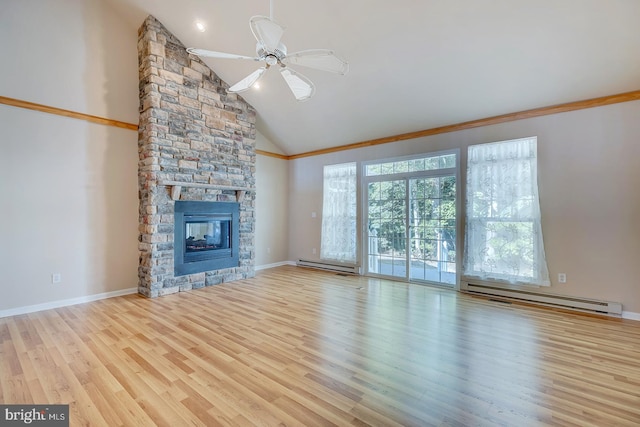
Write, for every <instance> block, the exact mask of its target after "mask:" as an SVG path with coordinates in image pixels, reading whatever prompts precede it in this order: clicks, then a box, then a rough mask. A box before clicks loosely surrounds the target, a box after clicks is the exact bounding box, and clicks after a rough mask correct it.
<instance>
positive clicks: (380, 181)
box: [363, 154, 457, 285]
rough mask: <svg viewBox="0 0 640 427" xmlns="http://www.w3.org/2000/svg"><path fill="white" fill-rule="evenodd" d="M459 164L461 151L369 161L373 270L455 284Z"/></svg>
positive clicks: (368, 254) (368, 244) (368, 245)
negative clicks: (458, 155)
mask: <svg viewBox="0 0 640 427" xmlns="http://www.w3.org/2000/svg"><path fill="white" fill-rule="evenodd" d="M455 165H456V156H455V154H449V155H444V156H443V155H441V156H437V157H429V158H426V159H425V158H419V159H409V160H396V161H393V162H387V163H383V164H374V165H365V176H364V181H363V183H364V185H365V186H366V189H365V190H366V191H365V197H366V200H365V203H364V205H365V218H366V224H367V229H366V231H365V234H366V236H365V245H364V246H365V259H366V263H365V265H366V272H367V274H369V275H376V276H377V275H379V276H386V277H393V278H397V279H404V280H414V281H425V282H432V283H438V284H444V285H455V283H456V208H457V198H456V172H457V170H456V168H455ZM429 166H431V167H430V168H429Z"/></svg>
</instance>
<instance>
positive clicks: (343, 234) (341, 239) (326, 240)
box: [320, 163, 357, 262]
mask: <svg viewBox="0 0 640 427" xmlns="http://www.w3.org/2000/svg"><path fill="white" fill-rule="evenodd" d="M356 185H357V179H356V164H355V163H343V164H339V165H327V166H325V167H324V190H323V193H324V194H323V202H322V241H321V245H320V258H322V259H328V260H338V261H344V262H355V261H356V215H357V202H356V200H357V199H356Z"/></svg>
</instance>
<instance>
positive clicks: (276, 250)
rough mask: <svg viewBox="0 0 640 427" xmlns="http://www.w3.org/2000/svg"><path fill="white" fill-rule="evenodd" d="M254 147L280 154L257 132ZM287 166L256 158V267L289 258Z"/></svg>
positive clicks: (276, 160) (275, 159) (268, 159)
mask: <svg viewBox="0 0 640 427" xmlns="http://www.w3.org/2000/svg"><path fill="white" fill-rule="evenodd" d="M256 148H257V149H259V150H264V151H269V152H271V153H282V151H281V150H280V149H279V147H277V146H276V145H275V144H273V143H272V142H271V141H270V140H269V139H267V138H265V137H264V136H263V135H262V134H261V133H260V132H258V133H257V135H256ZM288 200H289V163H288V161H287V160H283V159H278V158H274V157H270V156H263V155H257V158H256V237H255V239H256V240H255V251H256V259H255V265H256V267H257V268H260V267H264V266H269V265H273V264H279V263H283V262H286V261H287V260H288V258H287V256H288V255H289V202H288Z"/></svg>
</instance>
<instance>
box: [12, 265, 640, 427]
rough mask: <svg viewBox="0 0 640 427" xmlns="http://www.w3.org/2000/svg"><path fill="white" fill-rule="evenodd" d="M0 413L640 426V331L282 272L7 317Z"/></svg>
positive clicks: (111, 420) (411, 288)
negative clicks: (32, 408)
mask: <svg viewBox="0 0 640 427" xmlns="http://www.w3.org/2000/svg"><path fill="white" fill-rule="evenodd" d="M0 343H1V344H0V385H1V387H0V402H3V403H45V404H53V403H69V404H70V405H71V406H70V412H71V417H70V418H71V425H91V426H102V425H104V426H118V425H125V426H135V425H141V426H148V425H154V424H156V425H163V426H182V425H205V426H216V425H228V426H243V425H268V426H272V425H287V426H315V425H356V426H364V425H372V426H399V425H403V426H409V425H414V426H429V425H434V426H485V425H486V426H492V425H503V426H537V425H562V426H599V427H600V426H607V427H608V426H615V425H623V426H625V425H628V426H631V425H636V426H637V425H640V322H634V321H627V320H619V319H606V318H598V317H593V316H591V317H590V316H585V315H579V314H572V313H566V312H559V311H554V310H549V309H542V308H535V307H528V306H516V305H505V304H501V303H497V302H491V301H487V300H484V299H480V298H474V297H470V296H467V295H462V294H457V293H455V292H452V291H447V290H440V289H436V288H431V287H427V286H420V285H413V284H405V283H398V282H391V281H385V280H378V279H367V278H363V277H342V276H338V275H336V274H332V273H326V272H320V271H314V270H308V269H301V268H296V267H279V268H275V269H271V270H265V271H261V272H259V273H258V275H257V277H256V278H254V279H250V280H244V281H238V282H233V283H227V284H222V285H218V286H214V287H210V288H205V289H201V290H197V291H192V292H187V293H180V294H174V295H170V296H167V297H162V298H156V299H146V298H142V297H139V296H137V295H130V296H126V297H118V298H112V299H108V300H102V301H98V302H92V303H88V304H82V305H76V306H71V307H66V308H60V309H55V310H49V311H44V312H39V313H33V314H28V315H22V316H14V317H9V318H4V319H0Z"/></svg>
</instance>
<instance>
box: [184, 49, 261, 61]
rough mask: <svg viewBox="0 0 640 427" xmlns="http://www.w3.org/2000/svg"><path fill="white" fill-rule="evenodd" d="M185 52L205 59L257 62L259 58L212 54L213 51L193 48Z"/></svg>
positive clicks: (222, 53) (219, 53)
mask: <svg viewBox="0 0 640 427" xmlns="http://www.w3.org/2000/svg"><path fill="white" fill-rule="evenodd" d="M187 52H189V53H192V54H194V55H197V56H205V57H207V58H221V59H251V60H252V61H259V60H260V58H256V57H253V56H244V55H235V54H233V53H224V52H214V51H213V50H205V49H196V48H194V47H189V48H187Z"/></svg>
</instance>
